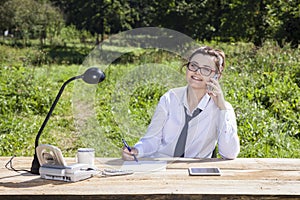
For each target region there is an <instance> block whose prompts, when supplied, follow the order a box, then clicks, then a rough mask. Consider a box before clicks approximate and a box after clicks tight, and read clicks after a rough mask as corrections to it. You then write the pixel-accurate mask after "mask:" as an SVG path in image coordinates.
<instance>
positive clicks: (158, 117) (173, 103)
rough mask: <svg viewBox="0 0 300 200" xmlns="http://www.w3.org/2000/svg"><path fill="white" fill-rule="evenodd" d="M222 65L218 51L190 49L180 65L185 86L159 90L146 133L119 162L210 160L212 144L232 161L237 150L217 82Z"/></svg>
mask: <svg viewBox="0 0 300 200" xmlns="http://www.w3.org/2000/svg"><path fill="white" fill-rule="evenodd" d="M224 67H225V54H224V52H223V51H220V50H215V49H212V48H210V47H202V48H199V49H196V50H195V51H194V52H193V53H192V55H191V56H190V58H189V59H188V63H187V65H186V80H187V86H185V87H180V88H174V89H171V90H169V91H168V92H167V93H165V94H164V95H163V96H162V97H161V99H160V101H159V103H158V105H157V107H156V110H155V113H154V115H153V117H152V120H151V123H150V125H149V127H148V130H147V133H146V134H145V136H144V137H142V138H141V139H140V141H139V142H138V143H137V144H135V146H134V147H133V148H132V149H131V151H130V152H129V151H128V149H126V148H123V152H122V157H123V159H124V160H133V159H134V156H133V154H134V155H135V156H137V157H191V158H211V157H212V154H213V151H214V149H215V147H216V145H217V144H218V150H219V154H220V155H221V157H222V158H226V159H234V158H236V157H237V155H238V153H239V151H240V144H239V138H238V135H237V125H236V118H235V113H234V110H233V108H232V106H231V104H230V103H228V102H226V101H225V99H224V96H223V92H222V89H221V87H220V84H219V82H218V80H219V79H220V77H221V74H222V71H223V69H224Z"/></svg>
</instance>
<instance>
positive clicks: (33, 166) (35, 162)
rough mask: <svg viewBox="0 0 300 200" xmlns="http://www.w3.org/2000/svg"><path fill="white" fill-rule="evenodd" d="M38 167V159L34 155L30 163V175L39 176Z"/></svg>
mask: <svg viewBox="0 0 300 200" xmlns="http://www.w3.org/2000/svg"><path fill="white" fill-rule="evenodd" d="M40 166H41V165H40V163H39V160H38V158H37V155H36V154H34V157H33V161H32V164H31V170H30V172H31V173H32V174H37V175H39V174H40V172H39V170H40Z"/></svg>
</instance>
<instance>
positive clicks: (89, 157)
mask: <svg viewBox="0 0 300 200" xmlns="http://www.w3.org/2000/svg"><path fill="white" fill-rule="evenodd" d="M94 160H95V150H94V149H93V148H79V149H78V150H77V163H82V164H90V165H94Z"/></svg>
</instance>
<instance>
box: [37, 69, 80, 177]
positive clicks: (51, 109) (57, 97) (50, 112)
mask: <svg viewBox="0 0 300 200" xmlns="http://www.w3.org/2000/svg"><path fill="white" fill-rule="evenodd" d="M80 78H82V75H80V76H74V77H72V78H70V79H69V80H67V81H66V82H64V84H63V85H62V86H61V88H60V90H59V92H58V94H57V95H56V98H55V100H54V102H53V103H52V106H51V108H50V110H49V112H48V114H47V116H46V118H45V120H44V122H43V124H42V126H41V128H40V129H39V132H38V134H37V135H36V138H35V148H34V159H33V161H32V165H31V173H33V174H39V168H40V163H39V161H38V158H37V154H36V147H37V146H38V145H39V139H40V136H41V134H42V132H43V130H44V128H45V126H46V124H47V122H48V120H49V118H50V116H51V114H52V112H53V110H54V108H55V106H56V104H57V102H58V100H59V98H60V96H61V95H62V93H63V91H64V89H65V87H66V85H67V84H69V83H70V82H71V81H73V80H76V79H80Z"/></svg>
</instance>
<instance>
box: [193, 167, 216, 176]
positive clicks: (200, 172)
mask: <svg viewBox="0 0 300 200" xmlns="http://www.w3.org/2000/svg"><path fill="white" fill-rule="evenodd" d="M188 170H189V174H190V176H221V172H220V169H219V168H216V167H215V168H200V167H190V168H189V169H188Z"/></svg>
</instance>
